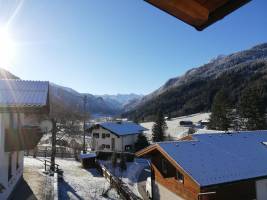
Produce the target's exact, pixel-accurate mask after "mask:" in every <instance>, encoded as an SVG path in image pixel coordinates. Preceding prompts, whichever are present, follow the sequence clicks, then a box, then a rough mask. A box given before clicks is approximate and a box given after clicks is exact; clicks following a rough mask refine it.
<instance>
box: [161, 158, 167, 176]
mask: <svg viewBox="0 0 267 200" xmlns="http://www.w3.org/2000/svg"><path fill="white" fill-rule="evenodd" d="M161 170H162V172H163V173H164V174H167V173H168V163H167V160H165V159H162V160H161Z"/></svg>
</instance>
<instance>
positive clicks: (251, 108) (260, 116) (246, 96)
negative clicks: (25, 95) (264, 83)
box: [238, 86, 266, 130]
mask: <svg viewBox="0 0 267 200" xmlns="http://www.w3.org/2000/svg"><path fill="white" fill-rule="evenodd" d="M238 109H239V115H240V118H241V121H242V128H243V129H245V130H262V129H266V117H265V105H264V102H263V100H262V97H261V90H260V89H259V88H258V87H255V86H254V87H250V88H248V89H246V90H245V91H244V92H243V93H242V95H241V98H240V102H239V106H238Z"/></svg>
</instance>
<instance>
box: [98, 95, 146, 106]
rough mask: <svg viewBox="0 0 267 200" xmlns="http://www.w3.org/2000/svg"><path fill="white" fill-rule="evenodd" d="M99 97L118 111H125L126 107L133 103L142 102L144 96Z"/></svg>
mask: <svg viewBox="0 0 267 200" xmlns="http://www.w3.org/2000/svg"><path fill="white" fill-rule="evenodd" d="M98 97H101V98H103V99H104V101H105V102H107V103H108V104H109V105H112V106H113V107H115V108H117V109H123V108H124V106H125V105H127V104H129V103H131V102H132V101H137V100H140V99H141V98H142V97H143V95H138V94H133V93H131V94H116V95H109V94H104V95H99V96H98Z"/></svg>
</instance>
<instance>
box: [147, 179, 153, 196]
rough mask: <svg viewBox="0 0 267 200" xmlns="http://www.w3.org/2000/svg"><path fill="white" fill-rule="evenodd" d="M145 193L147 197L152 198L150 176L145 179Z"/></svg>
mask: <svg viewBox="0 0 267 200" xmlns="http://www.w3.org/2000/svg"><path fill="white" fill-rule="evenodd" d="M146 194H147V196H148V198H149V199H151V198H152V187H151V177H148V178H147V179H146Z"/></svg>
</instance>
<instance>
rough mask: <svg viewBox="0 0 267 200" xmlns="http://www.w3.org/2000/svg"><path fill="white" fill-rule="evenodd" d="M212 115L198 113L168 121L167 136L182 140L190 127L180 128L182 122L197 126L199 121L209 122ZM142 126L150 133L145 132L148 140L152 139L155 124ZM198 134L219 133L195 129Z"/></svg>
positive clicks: (148, 123) (146, 123)
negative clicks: (189, 122) (190, 122)
mask: <svg viewBox="0 0 267 200" xmlns="http://www.w3.org/2000/svg"><path fill="white" fill-rule="evenodd" d="M209 117H210V113H197V114H192V115H187V116H182V117H177V118H172V119H171V120H166V123H167V126H168V129H167V130H166V135H167V136H168V135H170V136H171V137H173V138H177V139H179V138H181V137H183V136H185V135H187V133H188V129H189V127H185V126H180V121H192V122H193V123H194V124H197V123H198V122H199V121H207V120H209ZM141 125H142V126H143V127H145V128H147V129H148V131H145V134H146V135H147V137H148V138H151V135H152V127H153V125H154V122H145V123H141ZM195 130H196V134H198V133H213V132H218V131H213V130H207V129H206V128H201V127H199V128H198V127H195Z"/></svg>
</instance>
